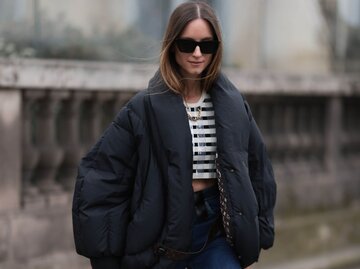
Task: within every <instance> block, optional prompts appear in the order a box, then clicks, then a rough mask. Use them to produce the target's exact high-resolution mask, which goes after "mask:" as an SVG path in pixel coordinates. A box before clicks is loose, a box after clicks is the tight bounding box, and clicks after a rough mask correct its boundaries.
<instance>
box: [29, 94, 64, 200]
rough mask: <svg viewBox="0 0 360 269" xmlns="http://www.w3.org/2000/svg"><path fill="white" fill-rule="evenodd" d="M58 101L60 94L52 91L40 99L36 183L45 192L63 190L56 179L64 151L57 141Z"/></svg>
mask: <svg viewBox="0 0 360 269" xmlns="http://www.w3.org/2000/svg"><path fill="white" fill-rule="evenodd" d="M58 103H59V98H58V96H57V95H56V94H52V93H51V92H50V93H48V94H47V95H46V96H45V97H44V98H42V99H41V100H40V101H39V104H40V109H39V111H38V115H37V121H38V126H37V128H36V129H37V130H36V136H37V145H38V150H39V154H40V156H39V163H38V166H37V174H36V185H37V186H38V187H39V189H40V190H41V191H43V192H45V193H50V192H58V191H60V190H61V188H60V185H59V184H57V182H56V181H55V176H56V173H57V171H58V168H59V165H60V164H61V161H62V157H63V151H62V149H61V148H60V147H59V146H58V144H57V141H56V131H57V130H56V115H57V114H56V112H57V108H58Z"/></svg>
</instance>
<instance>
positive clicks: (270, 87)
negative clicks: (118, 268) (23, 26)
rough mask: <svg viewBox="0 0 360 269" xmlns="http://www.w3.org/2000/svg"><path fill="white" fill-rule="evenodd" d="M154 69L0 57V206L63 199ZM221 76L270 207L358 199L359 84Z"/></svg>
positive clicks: (267, 75)
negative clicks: (263, 152)
mask: <svg viewBox="0 0 360 269" xmlns="http://www.w3.org/2000/svg"><path fill="white" fill-rule="evenodd" d="M155 70H156V67H155V66H148V65H134V64H113V63H89V62H85V63H83V62H67V61H41V60H26V61H24V60H23V61H10V60H1V61H0V94H1V96H2V97H1V99H0V102H1V103H2V104H3V106H2V108H0V111H1V112H0V113H1V114H0V116H1V117H0V118H1V119H2V122H0V124H1V125H0V128H1V129H0V130H1V132H2V138H1V143H2V144H3V145H2V148H4V149H3V152H2V158H1V159H2V161H1V170H2V171H3V178H2V179H1V180H0V182H1V184H2V186H6V187H5V188H3V187H2V188H1V191H0V192H1V193H4V195H0V197H1V198H0V200H3V199H4V200H3V201H1V203H0V208H3V207H5V208H6V207H8V208H13V207H32V206H36V207H38V206H46V205H51V204H57V203H65V200H68V199H69V196H68V194H69V192H70V193H71V191H72V188H73V185H74V180H75V177H76V168H77V165H78V163H79V160H80V158H81V156H82V155H83V154H84V153H85V152H86V151H87V150H88V149H89V147H90V146H91V145H92V144H93V143H94V141H95V140H96V139H97V138H98V137H99V136H100V135H101V133H102V131H103V130H104V129H105V127H106V126H107V125H108V124H109V123H110V122H111V119H112V118H113V117H114V115H115V114H116V112H117V111H118V110H119V109H120V108H121V106H123V105H124V104H125V103H126V101H127V100H129V99H130V98H131V96H132V95H134V94H135V93H136V92H137V91H139V90H141V89H143V88H144V87H146V85H147V81H148V79H149V78H150V77H151V76H152V75H153V73H154V72H155ZM225 72H226V73H227V74H228V76H229V77H230V79H231V80H232V81H233V82H234V83H235V84H236V85H237V86H238V87H239V88H240V89H241V90H242V92H243V93H244V95H245V96H246V98H247V99H248V101H249V103H250V104H251V107H252V111H253V114H254V117H255V119H256V120H257V122H258V125H259V126H260V129H261V130H262V133H263V135H264V138H265V141H266V144H267V147H268V151H269V153H270V155H271V158H272V161H273V163H274V167H275V172H276V175H277V178H278V185H279V203H278V210H279V211H283V210H284V211H286V209H292V210H293V209H294V207H295V208H299V209H309V208H317V207H323V206H325V207H326V206H334V205H340V204H342V203H344V202H346V201H348V200H351V199H355V198H356V197H359V192H360V174H359V168H358V165H357V164H358V163H359V160H360V157H359V156H360V124H359V118H360V83H359V81H358V80H356V79H351V78H348V77H334V76H324V75H323V76H300V75H285V74H270V73H261V72H257V73H245V72H239V71H236V70H225ZM20 137H21V139H20ZM14 150H15V151H14ZM20 166H21V169H20ZM7 171H8V172H7ZM320 190H321V192H320V193H326V194H331V198H329V197H328V195H321V194H319V191H320ZM64 194H65V195H64ZM3 197H4V198H3ZM2 198H3V199H2Z"/></svg>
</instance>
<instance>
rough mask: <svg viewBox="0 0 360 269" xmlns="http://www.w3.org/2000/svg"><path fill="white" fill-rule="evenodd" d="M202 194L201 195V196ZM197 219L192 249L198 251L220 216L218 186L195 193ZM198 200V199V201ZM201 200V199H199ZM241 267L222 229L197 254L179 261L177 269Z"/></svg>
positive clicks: (233, 268) (227, 268) (230, 268)
mask: <svg viewBox="0 0 360 269" xmlns="http://www.w3.org/2000/svg"><path fill="white" fill-rule="evenodd" d="M199 196H200V197H199ZM195 197H196V198H195V204H196V206H195V212H194V214H195V221H194V225H193V229H192V244H191V251H198V250H199V249H201V247H202V246H203V245H204V243H205V241H206V240H207V238H208V232H209V230H210V228H211V226H212V224H213V223H214V222H215V221H216V220H217V219H218V218H220V201H219V190H218V188H217V186H214V187H211V188H209V189H205V190H203V191H201V193H200V192H197V193H195ZM197 200H198V201H197ZM199 200H200V201H199ZM184 268H187V269H205V268H206V269H241V266H240V263H239V260H238V258H237V257H236V254H235V252H234V250H233V249H232V248H231V247H230V245H229V244H228V242H227V241H226V240H225V236H224V233H223V232H222V231H219V232H217V234H216V236H215V238H214V239H213V240H212V241H211V242H209V243H208V244H207V246H206V248H205V249H204V250H203V251H202V252H200V253H199V254H197V255H191V256H190V257H188V258H187V259H186V260H182V261H179V262H177V265H176V269H184Z"/></svg>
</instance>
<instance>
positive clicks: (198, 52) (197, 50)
mask: <svg viewBox="0 0 360 269" xmlns="http://www.w3.org/2000/svg"><path fill="white" fill-rule="evenodd" d="M193 55H194V56H196V57H200V56H201V55H202V53H201V50H200V47H199V46H196V47H195V50H194V52H193Z"/></svg>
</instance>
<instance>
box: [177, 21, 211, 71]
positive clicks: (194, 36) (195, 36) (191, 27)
mask: <svg viewBox="0 0 360 269" xmlns="http://www.w3.org/2000/svg"><path fill="white" fill-rule="evenodd" d="M179 39H190V40H194V41H197V42H200V41H207V40H213V35H212V32H211V28H210V25H209V23H208V22H207V21H206V20H203V19H195V20H193V21H190V22H189V23H188V24H187V25H186V27H185V28H184V30H183V32H182V33H181V34H180V36H179ZM175 44H176V43H175ZM212 57H213V56H212V54H204V53H202V52H201V49H200V47H199V46H196V47H195V49H194V51H192V52H189V53H187V52H181V51H180V50H179V48H178V47H177V45H175V60H176V62H177V64H178V65H179V66H180V69H181V70H180V72H181V74H182V75H183V76H184V77H187V78H197V77H199V76H200V75H201V73H202V72H203V71H204V70H205V68H206V67H207V66H208V65H209V64H210V62H211V59H212Z"/></svg>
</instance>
